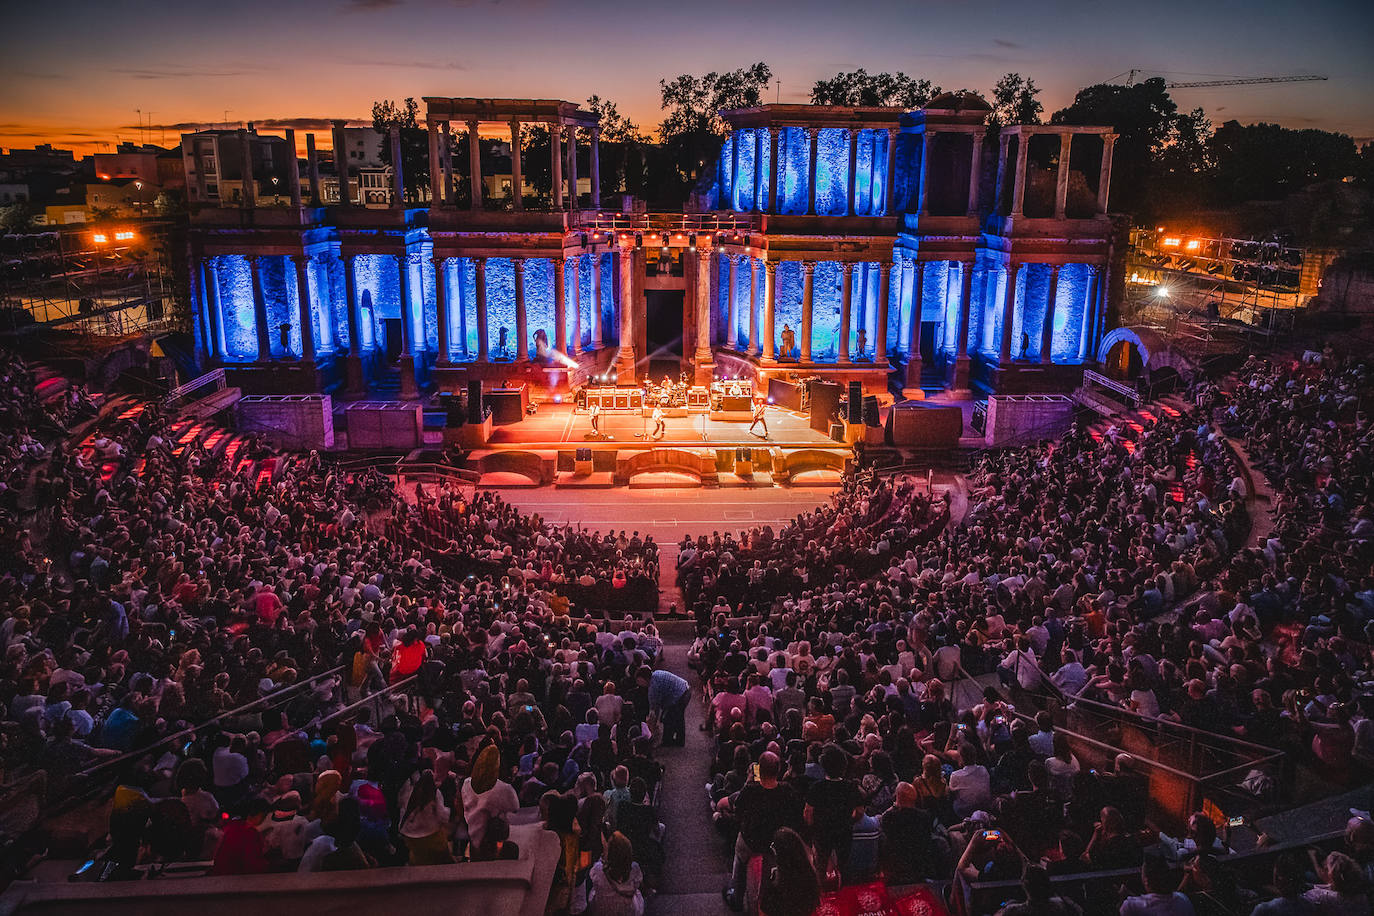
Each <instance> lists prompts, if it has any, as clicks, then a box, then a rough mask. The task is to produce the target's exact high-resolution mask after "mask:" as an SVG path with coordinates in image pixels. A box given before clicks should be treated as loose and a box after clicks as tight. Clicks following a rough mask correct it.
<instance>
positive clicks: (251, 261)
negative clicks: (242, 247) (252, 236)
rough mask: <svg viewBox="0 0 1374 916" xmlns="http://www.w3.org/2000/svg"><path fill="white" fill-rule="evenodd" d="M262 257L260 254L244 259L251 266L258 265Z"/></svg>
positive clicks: (250, 255)
mask: <svg viewBox="0 0 1374 916" xmlns="http://www.w3.org/2000/svg"><path fill="white" fill-rule="evenodd" d="M262 257H263V256H262V255H260V254H246V255H244V256H243V259H244V260H245V261H247V262H248V263H249V264H256V263H258V260H259V259H260V258H262Z"/></svg>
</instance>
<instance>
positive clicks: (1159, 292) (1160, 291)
mask: <svg viewBox="0 0 1374 916" xmlns="http://www.w3.org/2000/svg"><path fill="white" fill-rule="evenodd" d="M1155 295H1156V296H1158V297H1159V298H1160V299H1168V298H1169V287H1167V286H1165V285H1164V284H1162V283H1161V284H1160V285H1159V286H1156V287H1155Z"/></svg>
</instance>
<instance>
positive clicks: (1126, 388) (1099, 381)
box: [1083, 369, 1140, 406]
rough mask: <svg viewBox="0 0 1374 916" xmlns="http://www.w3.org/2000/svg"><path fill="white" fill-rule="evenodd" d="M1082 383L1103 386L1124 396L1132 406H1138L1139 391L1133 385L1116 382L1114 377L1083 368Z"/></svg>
mask: <svg viewBox="0 0 1374 916" xmlns="http://www.w3.org/2000/svg"><path fill="white" fill-rule="evenodd" d="M1083 384H1084V385H1085V386H1087V385H1096V386H1098V387H1099V388H1105V389H1107V390H1108V391H1110V392H1112V393H1113V394H1117V395H1120V396H1121V397H1122V398H1125V399H1126V400H1127V401H1128V402H1129V403H1130V404H1131V405H1133V406H1139V404H1140V392H1139V391H1136V390H1135V388H1134V387H1132V386H1131V385H1127V384H1125V383H1123V382H1118V381H1117V380H1116V379H1110V378H1107V377H1106V376H1105V375H1103V374H1102V373H1100V372H1095V371H1093V370H1092V369H1084V370H1083Z"/></svg>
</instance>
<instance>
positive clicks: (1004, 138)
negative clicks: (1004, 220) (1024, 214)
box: [992, 134, 1011, 216]
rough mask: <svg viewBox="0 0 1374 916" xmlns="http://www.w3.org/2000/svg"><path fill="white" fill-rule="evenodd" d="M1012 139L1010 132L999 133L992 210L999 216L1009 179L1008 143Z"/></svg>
mask: <svg viewBox="0 0 1374 916" xmlns="http://www.w3.org/2000/svg"><path fill="white" fill-rule="evenodd" d="M1010 140H1011V136H1010V135H1009V134H998V135H997V180H996V181H995V182H994V183H993V190H992V212H993V213H996V214H997V215H998V216H1001V215H1002V193H1003V191H1004V190H1005V188H1006V180H1007V143H1008V142H1009V141H1010Z"/></svg>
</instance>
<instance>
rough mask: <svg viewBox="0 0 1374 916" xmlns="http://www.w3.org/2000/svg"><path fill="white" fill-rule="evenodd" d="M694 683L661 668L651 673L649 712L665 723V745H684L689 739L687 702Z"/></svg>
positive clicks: (690, 696) (689, 700) (689, 699)
mask: <svg viewBox="0 0 1374 916" xmlns="http://www.w3.org/2000/svg"><path fill="white" fill-rule="evenodd" d="M691 699H692V685H691V684H689V683H687V681H685V680H683V679H682V678H680V677H678V676H677V675H676V674H673V672H671V671H668V670H667V669H664V668H659V669H657V670H655V671H654V673H653V674H651V675H649V714H650V715H651V716H657V717H658V718H659V720H660V721H661V722H662V723H663V746H664V747H682V745H683V743H684V742H686V740H687V704H688V703H689V702H691Z"/></svg>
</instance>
